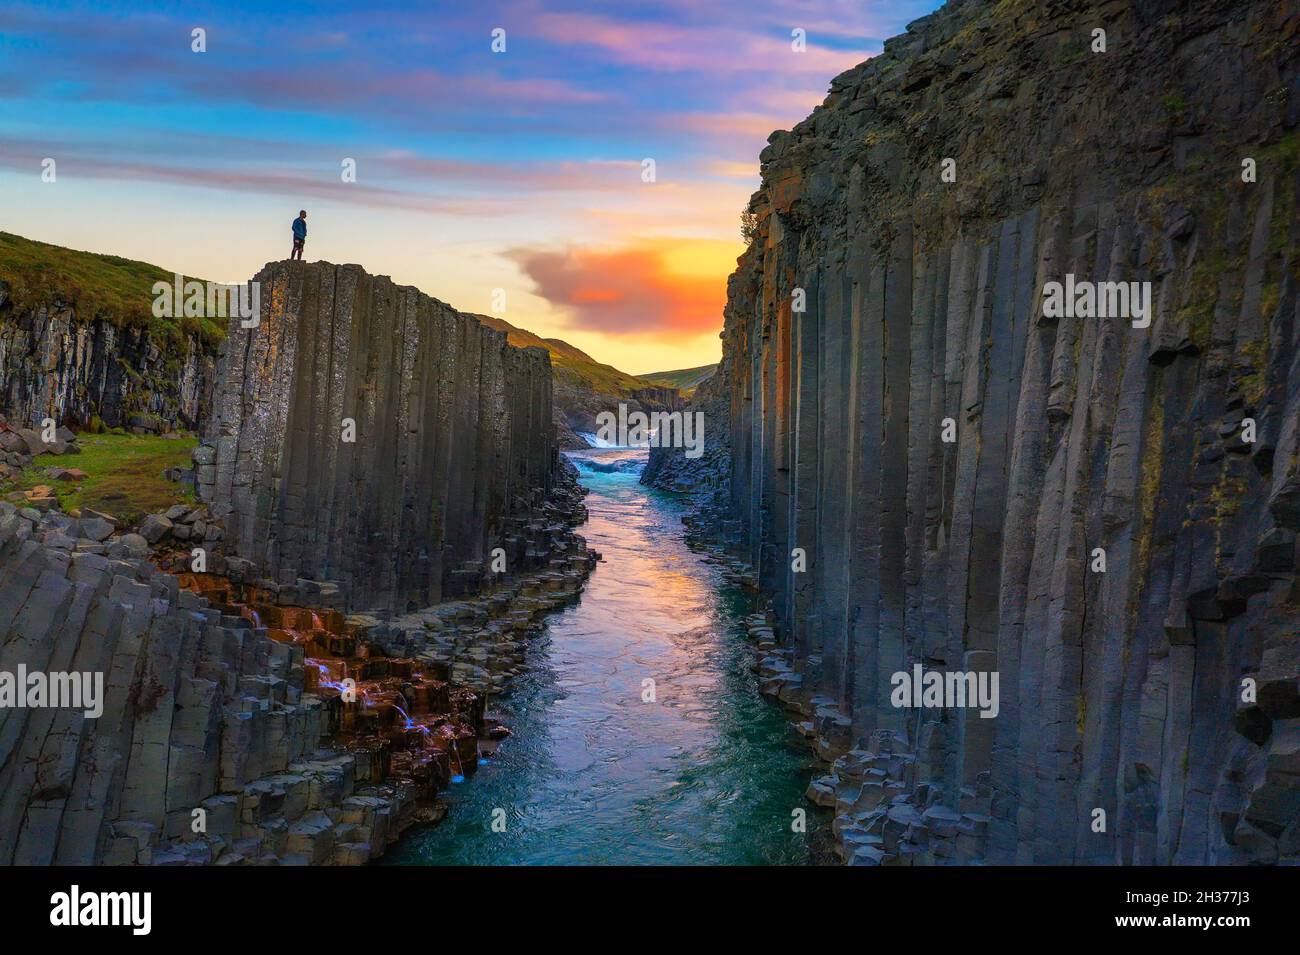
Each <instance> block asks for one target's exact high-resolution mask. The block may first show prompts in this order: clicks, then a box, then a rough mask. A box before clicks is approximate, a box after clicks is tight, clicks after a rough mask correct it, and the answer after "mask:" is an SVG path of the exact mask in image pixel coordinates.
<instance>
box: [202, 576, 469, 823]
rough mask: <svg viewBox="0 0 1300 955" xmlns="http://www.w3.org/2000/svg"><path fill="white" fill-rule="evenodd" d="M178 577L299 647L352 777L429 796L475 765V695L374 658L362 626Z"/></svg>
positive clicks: (412, 663) (221, 581) (211, 580)
mask: <svg viewBox="0 0 1300 955" xmlns="http://www.w3.org/2000/svg"><path fill="white" fill-rule="evenodd" d="M177 576H178V579H179V580H180V585H181V586H182V587H183V588H185V589H186V590H191V591H193V592H195V593H197V594H200V595H202V596H203V597H206V598H207V600H208V602H209V603H210V604H211V605H212V606H214V607H216V608H218V609H220V610H221V611H222V612H223V613H227V614H230V615H231V616H239V617H243V618H244V619H245V620H247V621H248V622H249V624H250V625H251V626H252V627H254V628H264V629H265V630H266V634H267V636H269V637H270V638H271V639H272V640H275V641H276V642H277V643H285V644H290V645H293V646H295V647H301V648H302V652H303V659H302V691H303V692H304V693H311V694H313V695H315V696H319V697H321V698H322V699H324V700H325V701H326V702H327V705H328V707H329V720H330V730H331V736H332V738H333V741H334V742H335V743H336V744H338V745H339V746H341V747H343V748H345V749H347V750H348V751H349V752H351V753H352V754H353V755H354V756H355V757H356V758H357V771H358V776H359V777H361V776H364V777H365V778H366V779H368V780H369V781H371V782H379V781H383V780H410V781H412V782H414V783H416V784H417V785H418V787H419V789H420V791H421V793H422V795H423V796H424V797H425V798H432V797H433V796H434V795H436V793H437V792H438V791H439V790H440V789H443V788H445V787H446V786H447V785H448V784H449V783H450V782H452V781H460V780H462V779H464V778H465V776H467V775H469V774H470V773H472V772H474V770H475V769H476V768H477V767H478V759H479V737H480V736H483V735H486V733H487V727H486V724H485V719H484V704H485V700H484V698H483V695H482V694H480V693H478V692H475V691H474V690H471V689H469V688H467V687H460V686H456V685H454V684H452V683H449V682H448V681H446V680H443V679H439V678H438V677H437V676H436V675H435V674H434V673H432V672H429V670H430V668H429V667H428V665H426V664H424V663H422V662H419V661H416V660H410V659H404V658H398V657H386V656H382V655H378V654H374V653H372V647H371V644H370V642H369V641H368V640H367V639H366V632H367V629H368V628H365V627H357V626H354V625H352V624H349V623H347V622H346V621H345V619H344V617H343V615H342V614H341V613H339V612H338V611H336V610H312V609H311V608H308V607H281V606H277V605H276V604H275V603H274V596H273V595H272V594H270V593H269V592H267V591H265V590H260V589H258V588H257V587H254V586H251V585H246V584H238V583H235V582H233V581H231V580H229V579H227V578H225V577H221V576H219V575H216V574H179V575H177Z"/></svg>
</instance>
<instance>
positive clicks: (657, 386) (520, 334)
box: [474, 315, 713, 449]
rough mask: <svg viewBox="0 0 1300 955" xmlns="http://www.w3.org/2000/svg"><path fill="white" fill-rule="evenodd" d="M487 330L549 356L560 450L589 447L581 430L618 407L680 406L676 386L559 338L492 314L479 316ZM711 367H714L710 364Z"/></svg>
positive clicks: (589, 428)
mask: <svg viewBox="0 0 1300 955" xmlns="http://www.w3.org/2000/svg"><path fill="white" fill-rule="evenodd" d="M474 317H475V318H477V319H478V320H479V321H480V322H482V323H483V324H484V325H487V326H488V327H489V328H495V329H497V330H498V331H503V332H505V333H506V340H507V341H509V342H510V344H512V345H517V346H519V347H520V348H525V347H527V346H529V345H534V346H536V347H538V348H545V349H546V350H547V351H549V352H550V353H551V367H552V368H553V370H554V372H553V373H554V378H555V423H556V426H557V427H558V428H559V431H560V447H561V448H566V449H574V448H584V447H587V443H586V442H585V441H584V440H582V438H580V437H578V433H579V432H586V433H588V434H590V433H593V432H594V431H595V430H596V421H595V419H596V415H597V414H599V413H600V412H601V411H615V410H616V409H617V407H618V405H619V403H625V404H627V405H628V408H629V409H630V410H636V409H638V408H639V409H641V410H645V411H659V410H672V409H674V408H678V407H680V406H681V401H682V397H681V393H680V392H679V391H678V390H677V389H676V387H675V386H674V385H670V384H665V383H664V382H662V381H651V380H650V379H648V378H645V377H642V376H638V375H629V374H628V373H627V372H625V371H619V370H618V369H617V368H615V367H614V366H613V365H604V364H601V363H600V362H598V361H596V359H594V358H592V357H591V356H590V355H588V354H587V353H586V352H585V351H583V350H582V349H580V348H575V347H574V346H573V345H570V344H569V343H568V342H566V341H563V340H561V339H559V338H542V337H540V336H538V335H535V334H533V333H532V332H530V331H527V330H526V329H523V328H518V327H517V326H515V325H511V324H510V323H509V322H507V321H504V320H502V319H500V318H495V317H493V316H491V315H475V316H474ZM709 367H710V368H712V367H713V366H709Z"/></svg>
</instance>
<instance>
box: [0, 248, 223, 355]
mask: <svg viewBox="0 0 1300 955" xmlns="http://www.w3.org/2000/svg"><path fill="white" fill-rule="evenodd" d="M186 278H187V279H189V278H193V276H186ZM173 280H174V275H173V274H172V273H171V272H168V271H167V270H166V269H163V268H160V267H158V266H156V265H150V264H149V263H148V262H137V261H135V260H134V259H124V258H121V257H120V256H116V255H99V254H97V253H94V252H78V251H77V250H76V249H65V248H63V247H62V246H58V245H49V244H47V243H45V242H37V241H35V240H33V239H25V238H23V237H22V236H20V235H13V234H12V233H9V232H0V282H4V283H6V284H7V285H8V286H9V297H10V299H12V302H13V305H14V307H15V308H20V309H23V308H32V307H35V306H38V305H40V304H42V303H47V302H51V301H53V300H54V299H56V298H57V299H60V300H62V301H64V302H67V303H68V304H70V305H71V306H72V307H73V308H75V309H76V311H77V318H78V320H80V321H83V322H88V321H91V320H93V319H96V318H99V319H103V320H104V321H106V322H110V323H112V324H114V325H119V326H134V327H142V328H148V329H149V330H150V331H151V332H152V333H154V334H156V335H159V336H160V337H161V338H162V339H164V340H166V339H171V338H174V337H176V336H177V335H178V334H195V335H198V336H200V337H201V338H203V339H204V340H205V341H207V342H208V343H210V344H215V343H216V342H219V341H221V339H223V338H225V336H226V330H225V323H224V321H223V320H221V319H217V320H210V319H206V318H183V317H182V318H155V317H154V314H153V285H154V283H155V282H160V281H161V282H167V283H168V284H170V283H171V282H172V281H173Z"/></svg>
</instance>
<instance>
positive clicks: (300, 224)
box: [289, 209, 307, 262]
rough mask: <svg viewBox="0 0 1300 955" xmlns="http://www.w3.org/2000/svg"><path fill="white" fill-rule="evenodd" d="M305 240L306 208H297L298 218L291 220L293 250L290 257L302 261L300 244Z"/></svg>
mask: <svg viewBox="0 0 1300 955" xmlns="http://www.w3.org/2000/svg"><path fill="white" fill-rule="evenodd" d="M306 241H307V210H306V209H299V210H298V218H296V219H294V220H293V251H292V252H290V253H289V258H290V259H297V260H298V261H300V262H301V261H302V244H303V243H304V242H306Z"/></svg>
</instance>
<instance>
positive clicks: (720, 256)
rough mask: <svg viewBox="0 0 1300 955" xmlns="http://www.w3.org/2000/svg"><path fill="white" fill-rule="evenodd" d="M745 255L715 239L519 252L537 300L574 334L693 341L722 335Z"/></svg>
mask: <svg viewBox="0 0 1300 955" xmlns="http://www.w3.org/2000/svg"><path fill="white" fill-rule="evenodd" d="M742 251H744V249H743V247H742V246H741V244H740V243H739V242H738V241H737V242H726V241H721V240H716V239H676V238H656V239H644V240H640V241H637V242H635V243H633V244H630V245H625V246H619V247H617V248H589V247H572V248H567V249H559V250H555V249H515V250H513V251H512V252H510V253H509V255H510V258H511V259H513V260H514V261H515V262H516V263H517V264H518V265H519V267H520V268H521V269H522V270H523V272H524V274H525V275H527V276H528V277H529V278H530V279H532V281H533V282H534V284H535V285H536V287H537V294H538V295H539V296H540V297H542V298H544V299H546V300H547V301H548V302H550V303H551V305H553V306H554V307H555V308H556V309H557V310H559V311H561V312H563V313H565V314H566V315H567V316H568V317H569V327H571V328H575V329H583V330H586V331H592V332H600V333H603V334H606V335H625V336H655V335H665V334H669V335H678V336H694V335H699V334H702V333H705V332H710V331H716V330H718V329H720V328H721V327H722V307H723V305H724V304H725V302H726V298H727V276H728V275H729V274H730V273H731V272H732V270H734V269H735V267H736V258H737V257H738V256H739V255H740V253H741V252H742Z"/></svg>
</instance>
